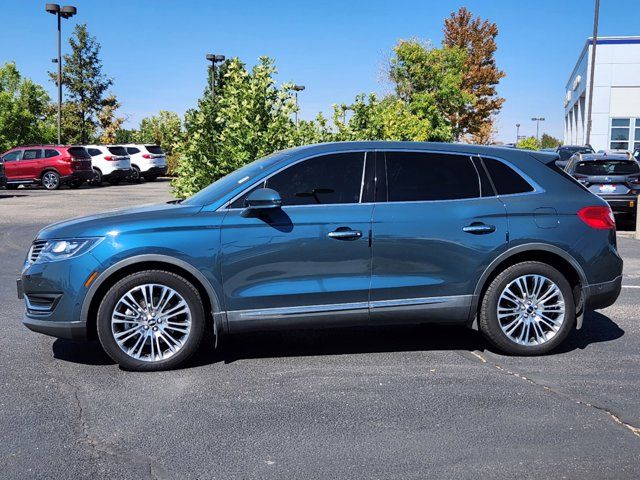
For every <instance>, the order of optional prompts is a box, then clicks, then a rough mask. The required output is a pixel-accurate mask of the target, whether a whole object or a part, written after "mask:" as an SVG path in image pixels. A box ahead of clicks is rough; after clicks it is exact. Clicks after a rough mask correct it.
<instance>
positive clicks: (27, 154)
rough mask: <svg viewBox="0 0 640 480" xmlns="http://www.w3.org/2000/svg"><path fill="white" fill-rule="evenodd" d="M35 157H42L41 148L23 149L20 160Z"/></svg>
mask: <svg viewBox="0 0 640 480" xmlns="http://www.w3.org/2000/svg"><path fill="white" fill-rule="evenodd" d="M36 158H42V150H40V149H39V148H34V149H30V150H25V151H24V155H23V156H22V160H35V159H36Z"/></svg>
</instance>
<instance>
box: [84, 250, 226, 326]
mask: <svg viewBox="0 0 640 480" xmlns="http://www.w3.org/2000/svg"><path fill="white" fill-rule="evenodd" d="M143 270H165V271H168V272H171V273H175V274H177V275H180V276H181V277H183V278H185V279H186V280H188V281H189V282H191V283H192V284H193V286H194V287H195V288H196V289H197V290H198V293H199V294H200V297H201V298H202V301H203V307H204V311H205V315H206V321H207V324H208V325H211V326H213V328H214V330H215V332H216V333H222V332H223V331H224V330H226V322H225V321H224V320H225V318H224V317H223V316H222V309H221V304H220V301H219V298H218V295H217V293H216V291H215V289H214V288H213V286H212V285H211V282H209V280H207V278H206V277H205V276H204V275H203V274H202V273H201V272H200V271H199V270H198V269H197V268H195V267H194V266H193V265H191V264H190V263H187V262H185V261H184V260H180V259H178V258H174V257H169V256H166V255H154V254H149V255H138V256H135V257H130V258H127V259H125V260H122V261H120V262H118V263H116V264H114V265H112V266H111V267H109V268H107V269H106V270H105V271H104V272H102V273H101V274H100V275H99V276H98V278H97V279H96V280H95V281H94V282H93V283H92V284H91V287H90V288H89V291H88V292H87V294H86V296H85V298H84V301H83V303H82V309H81V311H80V320H81V321H82V322H86V325H87V336H88V338H90V339H95V338H96V337H97V335H96V320H97V313H98V307H99V306H100V301H101V300H102V298H103V297H104V294H105V293H106V292H107V291H108V290H109V289H110V288H111V287H112V286H113V285H114V284H115V283H116V282H118V281H119V280H121V279H122V278H124V277H126V276H127V275H130V274H131V273H135V272H139V271H143Z"/></svg>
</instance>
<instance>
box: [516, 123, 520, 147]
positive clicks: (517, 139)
mask: <svg viewBox="0 0 640 480" xmlns="http://www.w3.org/2000/svg"><path fill="white" fill-rule="evenodd" d="M519 141H520V124H519V123H516V145H517V144H518V142H519Z"/></svg>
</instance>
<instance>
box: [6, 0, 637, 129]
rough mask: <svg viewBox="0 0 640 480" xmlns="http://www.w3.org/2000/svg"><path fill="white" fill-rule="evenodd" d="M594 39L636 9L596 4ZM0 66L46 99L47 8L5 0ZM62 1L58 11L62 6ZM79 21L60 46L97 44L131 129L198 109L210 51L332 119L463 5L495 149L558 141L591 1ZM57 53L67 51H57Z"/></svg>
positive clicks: (130, 9) (163, 14) (268, 7)
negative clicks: (491, 70) (262, 67)
mask: <svg viewBox="0 0 640 480" xmlns="http://www.w3.org/2000/svg"><path fill="white" fill-rule="evenodd" d="M601 3H602V5H601V12H600V34H601V35H639V34H640V20H639V19H640V2H638V0H616V1H615V2H614V1H607V0H604V1H603V2H601ZM2 4H3V5H2V11H3V17H4V21H3V22H2V28H0V63H4V62H5V61H10V60H15V61H16V63H17V65H18V68H19V69H20V71H21V72H22V73H23V74H24V75H26V76H28V77H30V78H32V79H33V80H34V81H36V82H38V83H42V84H44V85H45V86H46V88H47V89H48V90H49V91H50V92H51V94H52V97H54V95H55V92H54V87H53V85H52V84H51V83H50V82H49V81H48V78H47V75H46V71H47V70H48V69H51V68H52V67H53V66H54V65H53V64H51V63H50V61H51V58H54V57H55V55H56V44H55V38H56V37H55V17H53V16H52V15H49V14H47V13H46V12H45V11H44V4H45V2H44V1H32V0H3V2H2ZM64 4H65V3H63V5H64ZM71 4H73V5H75V6H76V7H77V8H78V15H77V16H76V17H74V18H72V19H71V20H66V21H64V23H63V38H66V37H67V36H68V35H69V33H70V32H71V30H72V27H73V25H74V24H75V23H87V24H88V28H89V31H90V33H91V34H92V35H94V36H96V37H97V38H98V41H99V42H100V43H101V44H102V59H103V63H104V71H105V72H106V73H107V74H108V75H110V76H112V77H113V78H114V80H115V84H114V86H113V88H112V91H113V92H114V93H115V94H116V95H117V96H118V98H119V99H120V100H121V102H122V104H123V107H122V113H124V114H126V115H127V116H128V117H129V121H128V124H129V125H130V126H136V125H137V124H138V122H139V121H140V119H141V118H143V117H145V116H148V115H152V114H154V113H157V112H158V111H159V110H160V109H165V110H173V111H176V112H179V113H183V112H184V111H185V110H187V109H188V108H191V107H192V106H194V105H195V104H196V101H197V99H198V97H199V96H200V95H201V94H202V90H203V88H204V85H205V82H206V77H205V74H206V61H205V59H204V56H205V54H206V53H208V52H215V53H222V54H225V55H227V56H238V57H240V58H241V59H242V60H243V61H245V62H246V63H247V64H249V65H252V64H253V63H254V62H255V61H256V59H257V58H258V57H259V56H261V55H267V56H270V57H273V58H275V60H276V65H277V67H278V70H279V75H278V80H279V81H280V82H284V81H295V82H296V83H299V84H302V85H305V86H306V87H307V89H306V90H305V91H304V92H302V93H301V94H300V107H301V117H302V118H312V117H315V115H316V113H317V112H318V111H323V112H325V113H329V112H330V111H331V104H333V103H342V102H350V101H351V100H352V99H353V97H354V96H355V95H356V94H358V93H360V92H372V91H375V92H379V93H384V92H386V91H388V90H389V86H388V84H387V83H386V81H385V78H384V67H385V64H386V62H387V59H388V58H389V55H390V51H391V49H392V47H393V45H394V44H395V43H396V42H397V41H398V40H399V39H406V38H412V37H419V38H422V39H426V40H431V41H433V42H434V43H435V44H439V43H440V41H441V39H442V23H443V20H444V18H445V17H447V16H448V15H449V13H450V12H451V11H453V10H457V9H458V8H459V7H460V6H466V7H467V8H469V9H470V10H471V11H472V12H473V13H474V14H477V15H480V16H482V17H483V18H486V19H490V20H491V21H494V22H496V23H497V24H498V28H499V30H500V35H499V37H498V52H497V62H498V66H499V67H500V68H501V69H503V70H504V71H505V72H506V74H507V76H506V77H505V79H503V81H502V82H501V84H500V86H499V93H500V94H501V95H502V96H503V97H505V98H506V100H507V101H506V103H505V105H504V108H503V110H502V112H501V114H500V116H499V119H498V123H497V128H498V135H497V137H498V139H500V140H503V141H513V140H514V137H515V124H516V123H521V124H522V127H521V134H535V123H534V122H532V121H531V120H530V118H531V117H532V116H543V117H545V118H546V119H547V121H546V122H545V123H544V125H543V127H542V130H543V131H547V132H549V133H551V134H553V135H555V136H558V137H561V136H562V129H563V127H562V124H563V107H562V100H563V93H564V84H565V82H566V79H567V77H568V76H569V74H570V72H571V70H572V68H573V66H574V64H575V62H576V60H577V57H578V55H579V53H580V51H581V49H582V47H583V45H584V42H585V39H586V38H587V37H588V36H589V35H590V34H591V29H592V21H593V1H592V0H553V1H552V0H510V1H507V0H495V1H489V0H484V1H480V0H468V1H464V2H460V1H446V0H439V1H436V0H422V1H417V0H416V1H414V0H406V1H405V0H395V1H393V2H390V1H386V2H385V1H377V0H368V1H366V0H362V1H361V0H348V1H345V0H342V1H339V0H329V1H320V0H317V1H314V2H304V1H300V0H298V1H277V0H272V1H269V2H266V1H263V2H260V1H235V2H233V1H211V0H209V1H204V0H191V1H189V0H184V1H168V0H154V1H151V0H138V1H136V0H128V1H127V0H109V1H97V0H93V1H91V0H73V1H72V2H71ZM63 49H64V50H63V51H66V50H68V48H67V45H66V42H65V43H64V45H63Z"/></svg>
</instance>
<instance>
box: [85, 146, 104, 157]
mask: <svg viewBox="0 0 640 480" xmlns="http://www.w3.org/2000/svg"><path fill="white" fill-rule="evenodd" d="M87 150H88V151H89V155H91V156H92V157H96V156H98V155H102V152H101V151H100V150H98V149H97V148H88V149H87Z"/></svg>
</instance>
